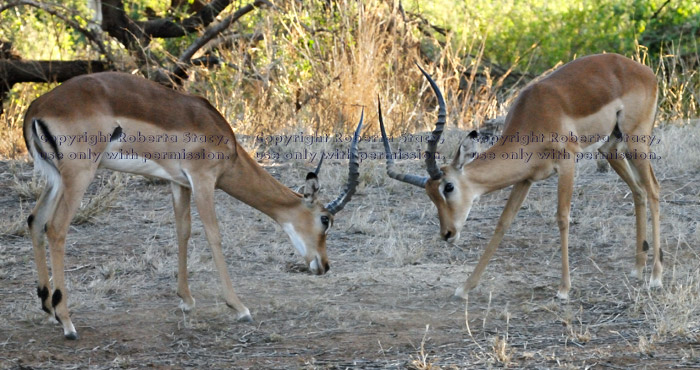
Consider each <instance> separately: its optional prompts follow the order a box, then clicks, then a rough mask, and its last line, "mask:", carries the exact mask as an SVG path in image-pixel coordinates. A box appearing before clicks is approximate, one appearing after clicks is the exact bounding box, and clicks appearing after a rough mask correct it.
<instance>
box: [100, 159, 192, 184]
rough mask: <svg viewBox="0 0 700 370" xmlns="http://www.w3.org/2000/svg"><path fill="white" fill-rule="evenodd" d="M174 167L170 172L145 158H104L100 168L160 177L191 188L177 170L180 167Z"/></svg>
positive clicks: (183, 174) (185, 178) (180, 171)
mask: <svg viewBox="0 0 700 370" xmlns="http://www.w3.org/2000/svg"><path fill="white" fill-rule="evenodd" d="M174 167H175V168H174V169H170V170H169V169H166V168H165V167H163V166H162V165H161V164H160V163H158V162H156V161H152V160H144V159H143V158H119V159H112V158H103V159H102V161H100V168H106V169H109V170H113V171H119V172H128V173H133V174H137V175H144V176H153V177H158V178H161V179H164V180H170V181H173V182H176V183H178V184H180V185H183V186H186V187H189V186H190V184H189V181H188V180H187V177H186V176H185V173H184V172H183V171H182V170H177V168H179V166H174Z"/></svg>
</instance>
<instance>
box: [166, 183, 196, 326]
mask: <svg viewBox="0 0 700 370" xmlns="http://www.w3.org/2000/svg"><path fill="white" fill-rule="evenodd" d="M170 188H171V189H172V194H173V209H174V210H175V229H176V230H177V265H178V268H177V295H178V297H180V299H182V302H180V308H181V309H182V310H183V311H185V312H189V311H192V310H193V309H194V306H195V301H194V298H193V297H192V294H191V293H190V287H189V285H188V284H187V241H188V240H189V239H190V231H191V228H192V217H191V212H190V196H191V193H192V191H191V190H190V189H189V188H186V187H184V186H180V185H178V184H176V183H174V182H171V183H170Z"/></svg>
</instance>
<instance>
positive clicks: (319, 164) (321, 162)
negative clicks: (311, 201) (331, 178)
mask: <svg viewBox="0 0 700 370" xmlns="http://www.w3.org/2000/svg"><path fill="white" fill-rule="evenodd" d="M324 154H325V153H324V152H321V159H320V160H319V161H318V166H316V171H314V175H316V176H318V172H319V171H321V165H322V164H323V155H324Z"/></svg>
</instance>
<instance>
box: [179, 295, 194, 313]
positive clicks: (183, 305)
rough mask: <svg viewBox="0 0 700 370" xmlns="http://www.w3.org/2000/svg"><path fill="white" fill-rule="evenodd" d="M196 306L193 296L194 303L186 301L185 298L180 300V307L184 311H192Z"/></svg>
mask: <svg viewBox="0 0 700 370" xmlns="http://www.w3.org/2000/svg"><path fill="white" fill-rule="evenodd" d="M194 306H195V301H194V298H192V303H187V302H185V300H184V299H183V300H181V301H180V304H179V305H178V307H180V309H181V310H182V311H183V312H192V310H194Z"/></svg>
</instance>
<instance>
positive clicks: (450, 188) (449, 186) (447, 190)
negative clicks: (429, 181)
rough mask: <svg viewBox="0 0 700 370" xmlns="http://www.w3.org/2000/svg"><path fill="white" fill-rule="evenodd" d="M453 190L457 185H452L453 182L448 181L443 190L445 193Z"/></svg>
mask: <svg viewBox="0 0 700 370" xmlns="http://www.w3.org/2000/svg"><path fill="white" fill-rule="evenodd" d="M452 190H455V187H454V185H452V183H451V182H448V183H447V184H445V189H444V190H443V192H444V193H445V194H447V193H451V192H452Z"/></svg>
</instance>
